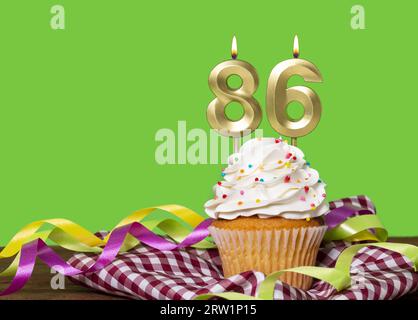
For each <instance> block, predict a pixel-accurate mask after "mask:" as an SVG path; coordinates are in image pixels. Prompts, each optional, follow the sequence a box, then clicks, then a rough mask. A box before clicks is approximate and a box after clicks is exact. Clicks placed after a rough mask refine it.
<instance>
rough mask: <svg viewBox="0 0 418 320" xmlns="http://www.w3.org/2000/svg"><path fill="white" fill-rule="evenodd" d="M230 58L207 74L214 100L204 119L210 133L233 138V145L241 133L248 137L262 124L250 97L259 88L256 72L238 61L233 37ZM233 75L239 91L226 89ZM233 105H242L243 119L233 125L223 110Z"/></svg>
mask: <svg viewBox="0 0 418 320" xmlns="http://www.w3.org/2000/svg"><path fill="white" fill-rule="evenodd" d="M231 55H232V60H228V61H224V62H221V63H220V64H218V65H217V66H216V67H215V68H214V69H213V70H212V72H211V73H210V76H209V87H210V89H211V90H212V92H213V93H214V94H215V95H216V98H215V99H214V100H212V101H211V102H210V104H209V106H208V109H207V113H206V115H207V119H208V122H209V124H210V126H211V127H212V128H213V129H215V130H217V131H218V132H219V133H220V134H222V135H224V136H229V137H235V138H236V139H235V143H236V142H237V139H239V137H241V136H243V135H244V132H245V134H249V133H251V132H252V131H253V130H255V129H257V127H258V125H259V124H260V121H261V108H260V104H259V103H258V101H257V100H256V99H255V98H254V97H253V94H254V92H255V91H256V90H257V87H258V75H257V71H256V69H255V68H254V67H253V66H252V65H251V64H249V63H248V62H245V61H242V60H237V55H238V52H237V46H236V39H235V37H234V38H233V41H232V50H231ZM232 75H237V76H239V77H240V78H241V80H242V85H241V87H239V88H237V89H234V88H231V87H230V86H229V85H228V78H229V77H230V76H232ZM233 101H235V102H238V103H239V104H241V106H242V108H243V111H244V115H243V116H242V118H241V119H239V120H236V121H233V120H231V119H229V118H228V117H227V115H226V114H225V108H226V106H227V105H228V104H229V103H231V102H233ZM236 149H237V144H235V150H236Z"/></svg>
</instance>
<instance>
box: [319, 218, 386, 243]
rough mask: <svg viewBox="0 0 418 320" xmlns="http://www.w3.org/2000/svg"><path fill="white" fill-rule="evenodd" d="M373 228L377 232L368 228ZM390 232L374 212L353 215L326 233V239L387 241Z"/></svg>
mask: <svg viewBox="0 0 418 320" xmlns="http://www.w3.org/2000/svg"><path fill="white" fill-rule="evenodd" d="M370 229H373V230H374V231H375V234H372V233H371V232H369V231H368V230H370ZM387 237H388V233H387V231H386V229H385V228H384V226H383V225H382V223H381V222H380V219H379V218H378V217H377V216H376V215H374V214H367V215H362V216H355V217H351V218H349V219H347V220H345V221H344V222H342V223H340V224H339V225H338V226H336V227H335V228H333V229H331V230H328V231H327V232H326V233H325V236H324V240H325V241H335V240H345V241H350V242H354V241H364V240H371V241H381V242H383V241H386V240H387Z"/></svg>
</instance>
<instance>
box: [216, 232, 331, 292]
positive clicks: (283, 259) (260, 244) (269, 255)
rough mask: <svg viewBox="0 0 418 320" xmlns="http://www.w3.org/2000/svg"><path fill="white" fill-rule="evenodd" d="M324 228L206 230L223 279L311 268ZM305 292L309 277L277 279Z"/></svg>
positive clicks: (287, 274) (291, 276) (299, 275)
mask: <svg viewBox="0 0 418 320" xmlns="http://www.w3.org/2000/svg"><path fill="white" fill-rule="evenodd" d="M326 229H327V227H326V226H319V227H307V228H305V227H303V228H292V229H280V230H235V229H220V228H216V227H213V226H211V227H209V231H210V233H211V235H212V237H213V239H214V241H215V243H216V245H217V247H218V249H219V254H220V257H221V260H222V268H223V272H224V276H225V277H230V276H232V275H235V274H238V273H241V272H244V271H248V270H257V271H261V272H263V273H265V274H270V273H272V272H275V271H279V270H282V269H287V268H292V267H298V266H313V265H315V262H316V256H317V254H318V250H319V246H320V244H321V242H322V239H323V237H324V234H325V231H326ZM279 279H280V280H281V281H283V282H285V283H287V284H290V285H292V286H294V287H296V288H300V289H303V290H308V289H309V288H310V287H311V285H312V278H311V277H308V276H305V275H301V274H297V273H294V272H286V273H284V274H283V275H282V276H280V278H279Z"/></svg>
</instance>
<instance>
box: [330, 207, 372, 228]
mask: <svg viewBox="0 0 418 320" xmlns="http://www.w3.org/2000/svg"><path fill="white" fill-rule="evenodd" d="M365 214H375V213H374V212H373V211H372V210H370V209H367V208H359V207H355V206H352V205H347V204H345V205H343V206H342V207H338V208H335V209H331V210H330V211H329V213H328V214H326V215H325V216H324V221H325V224H326V225H327V226H328V229H332V228H335V227H336V226H338V225H339V224H340V223H342V222H344V221H345V220H347V219H348V218H351V217H354V216H361V215H365Z"/></svg>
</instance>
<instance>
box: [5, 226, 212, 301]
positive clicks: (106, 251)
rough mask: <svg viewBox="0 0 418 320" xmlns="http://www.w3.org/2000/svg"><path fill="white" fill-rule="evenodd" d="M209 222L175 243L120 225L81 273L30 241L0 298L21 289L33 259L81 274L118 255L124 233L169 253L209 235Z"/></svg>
mask: <svg viewBox="0 0 418 320" xmlns="http://www.w3.org/2000/svg"><path fill="white" fill-rule="evenodd" d="M211 223H212V219H206V220H204V221H202V222H201V223H200V224H199V225H198V226H197V227H196V228H195V229H194V230H193V231H192V232H191V233H190V234H189V235H188V236H187V237H186V238H184V240H183V241H182V242H180V243H178V244H176V243H173V242H170V241H168V240H166V239H164V238H162V237H160V236H157V235H156V234H155V233H153V232H152V231H150V230H148V229H147V228H146V227H144V226H143V225H142V224H141V223H139V222H133V223H132V224H128V225H125V226H121V227H119V228H117V229H115V230H114V231H113V232H112V233H111V234H110V236H109V240H108V241H107V243H106V245H105V247H104V248H103V251H102V253H101V254H100V255H99V257H98V258H97V260H96V262H95V263H94V264H93V265H92V266H91V267H90V268H88V269H87V270H84V271H82V270H79V269H77V268H74V267H72V266H71V265H69V264H68V263H67V262H66V261H64V260H63V259H62V258H61V257H60V256H59V255H58V254H57V253H56V252H55V251H54V250H52V249H51V248H49V247H48V245H47V244H46V243H45V242H44V241H43V240H42V239H36V240H33V241H31V242H29V243H27V244H25V245H24V246H22V249H21V251H20V260H19V266H18V268H17V271H16V274H15V276H14V278H13V280H12V282H11V283H10V285H9V287H8V288H6V289H5V290H4V291H2V292H0V296H5V295H9V294H12V293H14V292H16V291H19V290H20V289H22V288H23V287H24V285H25V284H26V283H27V282H28V280H29V279H30V277H31V275H32V272H33V269H34V267H35V263H36V258H37V257H38V258H39V259H41V260H42V261H43V262H44V263H46V264H47V265H48V266H49V267H50V268H53V269H55V270H56V271H58V272H59V273H61V274H63V275H65V276H75V275H78V274H81V273H89V272H95V271H99V270H101V269H103V268H104V267H105V266H106V265H108V264H109V263H110V262H112V261H113V260H114V259H115V258H116V256H117V254H118V253H119V250H120V248H121V247H122V245H123V242H124V240H125V238H126V236H127V235H128V234H131V235H132V236H134V237H135V238H136V239H137V240H139V241H140V242H142V243H145V244H146V245H149V246H150V247H153V248H155V249H158V250H161V251H171V250H175V249H180V248H184V247H188V246H191V245H193V244H195V243H198V242H200V241H202V240H204V239H205V238H206V237H207V236H208V235H209V231H208V227H209V226H210V224H211Z"/></svg>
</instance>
